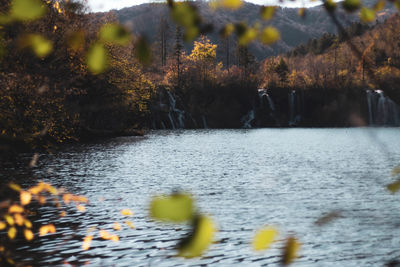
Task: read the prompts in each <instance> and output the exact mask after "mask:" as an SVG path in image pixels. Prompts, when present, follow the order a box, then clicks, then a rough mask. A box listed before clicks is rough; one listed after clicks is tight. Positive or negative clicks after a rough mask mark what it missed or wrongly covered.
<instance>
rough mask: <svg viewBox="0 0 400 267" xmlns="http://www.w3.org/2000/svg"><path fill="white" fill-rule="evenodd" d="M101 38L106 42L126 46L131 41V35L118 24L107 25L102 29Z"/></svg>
mask: <svg viewBox="0 0 400 267" xmlns="http://www.w3.org/2000/svg"><path fill="white" fill-rule="evenodd" d="M100 38H101V39H102V40H103V41H106V42H111V43H116V44H120V45H126V44H128V43H129V41H130V40H131V35H130V33H129V31H128V30H127V29H125V28H124V27H122V26H121V25H119V24H118V23H112V24H106V25H104V26H103V27H102V28H101V29H100Z"/></svg>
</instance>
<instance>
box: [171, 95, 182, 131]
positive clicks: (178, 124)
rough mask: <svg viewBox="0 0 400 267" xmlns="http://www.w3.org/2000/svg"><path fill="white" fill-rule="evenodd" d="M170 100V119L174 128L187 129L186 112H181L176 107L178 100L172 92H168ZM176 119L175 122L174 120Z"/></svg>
mask: <svg viewBox="0 0 400 267" xmlns="http://www.w3.org/2000/svg"><path fill="white" fill-rule="evenodd" d="M167 94H168V98H169V113H168V118H169V120H170V122H171V125H172V128H173V129H176V128H181V129H184V128H185V122H184V120H185V111H183V110H180V109H178V108H177V107H176V99H175V98H174V96H173V95H172V94H171V92H170V91H168V90H167ZM174 118H175V120H174Z"/></svg>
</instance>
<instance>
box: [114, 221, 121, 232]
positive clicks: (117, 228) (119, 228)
mask: <svg viewBox="0 0 400 267" xmlns="http://www.w3.org/2000/svg"><path fill="white" fill-rule="evenodd" d="M113 228H114V230H117V231H119V230H121V229H122V226H121V224H120V223H117V222H115V223H114V226H113Z"/></svg>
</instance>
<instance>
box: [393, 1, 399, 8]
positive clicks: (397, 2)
mask: <svg viewBox="0 0 400 267" xmlns="http://www.w3.org/2000/svg"><path fill="white" fill-rule="evenodd" d="M394 5H395V6H396V8H397V9H398V10H400V0H395V1H394Z"/></svg>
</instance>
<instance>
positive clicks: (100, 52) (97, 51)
mask: <svg viewBox="0 0 400 267" xmlns="http://www.w3.org/2000/svg"><path fill="white" fill-rule="evenodd" d="M107 61H108V55H107V50H106V48H105V47H104V45H103V44H101V43H95V44H94V45H93V46H92V47H91V48H90V49H89V52H88V54H87V65H88V68H89V71H90V72H92V73H93V74H100V73H102V72H104V71H105V70H106V68H107Z"/></svg>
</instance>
